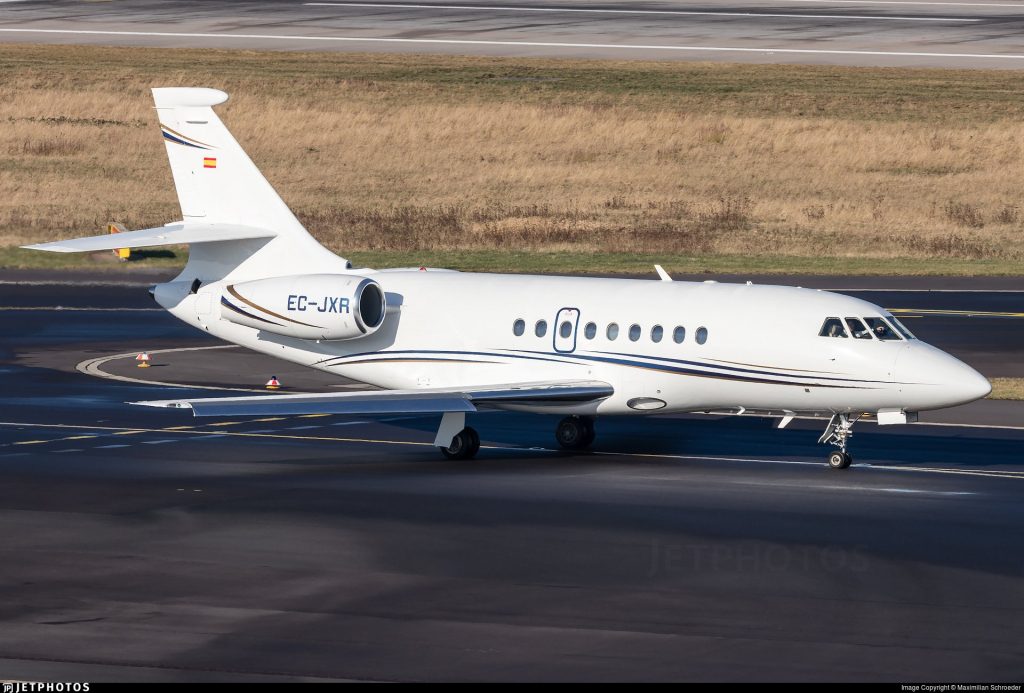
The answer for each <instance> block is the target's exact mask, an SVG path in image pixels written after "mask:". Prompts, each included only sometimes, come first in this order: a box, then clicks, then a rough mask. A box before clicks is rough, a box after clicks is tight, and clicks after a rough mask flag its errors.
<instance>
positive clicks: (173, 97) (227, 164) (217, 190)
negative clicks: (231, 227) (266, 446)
mask: <svg viewBox="0 0 1024 693" xmlns="http://www.w3.org/2000/svg"><path fill="white" fill-rule="evenodd" d="M153 100H154V101H155V102H156V112H157V116H158V117H159V119H160V129H161V130H162V131H163V136H164V144H165V145H166V146H167V158H168V159H169V160H170V164H171V174H172V175H173V176H174V186H175V188H177V191H178V202H179V204H180V205H181V214H182V218H183V219H184V220H185V222H190V221H197V222H205V223H231V224H239V225H241V226H256V227H264V228H270V229H273V230H274V231H275V232H277V233H278V234H279V235H291V234H301V235H305V234H306V230H305V229H304V228H303V227H302V224H300V223H299V220H298V219H296V218H295V215H294V214H292V212H291V210H290V209H288V206H287V205H285V203H284V201H283V200H282V199H281V198H280V196H279V195H278V194H277V191H275V190H274V188H273V187H272V186H271V185H270V183H268V182H267V179H266V178H264V177H263V174H261V173H260V172H259V169H257V168H256V165H255V164H253V163H252V160H251V159H249V157H248V156H247V155H246V153H245V152H244V151H243V150H242V148H241V147H240V146H239V145H238V142H236V141H235V138H234V137H232V136H231V133H230V132H228V129H227V128H226V127H224V123H222V122H221V120H220V118H218V117H217V114H216V113H214V112H213V108H212V107H213V106H216V105H217V104H221V103H224V102H225V101H227V100H228V95H227V94H225V93H224V92H222V91H219V90H217V89H205V88H189V87H185V88H181V87H169V88H158V89H153Z"/></svg>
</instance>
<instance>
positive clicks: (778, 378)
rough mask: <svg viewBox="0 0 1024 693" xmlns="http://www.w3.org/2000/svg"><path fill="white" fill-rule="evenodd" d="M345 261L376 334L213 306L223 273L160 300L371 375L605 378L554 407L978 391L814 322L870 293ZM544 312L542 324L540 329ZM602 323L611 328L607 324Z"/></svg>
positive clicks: (681, 407)
mask: <svg viewBox="0 0 1024 693" xmlns="http://www.w3.org/2000/svg"><path fill="white" fill-rule="evenodd" d="M350 272H352V273H354V274H359V275H362V276H367V277H372V278H373V279H374V280H376V281H377V282H378V283H379V284H380V286H381V288H382V289H383V290H384V291H385V293H386V297H387V304H388V308H387V314H386V317H385V319H384V322H383V324H382V325H381V326H380V328H379V329H378V330H377V331H376V332H374V333H372V334H369V335H367V336H363V337H360V338H357V339H348V340H343V341H319V342H318V341H315V340H306V339H298V338H294V337H285V336H280V335H277V334H271V333H268V332H265V331H261V330H259V329H254V328H252V327H246V326H242V325H238V324H234V323H232V322H229V321H227V320H225V319H222V318H221V316H220V310H221V305H220V296H221V294H222V292H223V290H224V288H225V281H224V280H220V281H213V282H211V283H209V284H204V285H203V286H202V287H201V288H200V289H199V291H198V293H197V294H192V293H190V292H189V283H188V282H185V281H181V282H177V281H176V282H172V283H170V284H164V285H160V286H159V287H158V288H157V292H156V298H157V300H158V301H159V302H160V303H161V305H163V306H164V307H166V308H168V309H169V310H170V311H171V312H172V313H173V314H174V315H176V316H177V317H179V318H181V319H182V320H184V321H186V322H188V323H190V324H193V325H196V326H197V327H199V328H201V329H204V330H206V331H208V332H209V333H211V334H213V335H215V336H217V337H220V338H221V339H224V340H226V341H229V342H233V343H236V344H239V345H242V346H245V347H248V348H250V349H253V350H256V351H260V352H263V353H266V354H269V355H272V356H276V357H279V358H282V359H285V360H288V361H292V362H295V363H300V364H303V365H306V366H310V367H313V368H318V369H320V370H323V371H326V372H330V373H335V374H337V375H339V376H344V377H346V378H351V379H353V380H358V381H361V382H365V383H369V384H372V385H376V386H379V387H382V388H388V389H416V388H443V387H453V388H454V387H465V386H469V385H472V386H481V385H501V384H507V383H522V382H534V381H549V380H566V379H580V380H600V381H604V382H607V383H609V384H611V385H612V387H613V388H614V390H615V394H614V395H613V396H611V397H609V398H608V399H605V400H602V401H599V402H593V403H589V404H586V405H566V406H563V407H561V408H560V409H558V410H557V411H560V412H564V413H578V414H624V413H653V412H662V413H664V412H682V411H708V410H726V409H728V410H737V411H743V410H751V411H774V412H794V413H801V412H815V413H830V412H872V413H873V412H878V411H880V410H882V411H910V412H913V411H919V410H924V409H936V408H941V407H948V406H953V405H956V404H960V403H963V402H967V401H971V400H974V399H977V398H978V397H981V396H984V394H986V393H987V392H988V391H989V383H988V381H987V380H985V379H984V378H983V377H982V376H981V375H980V374H978V373H977V372H976V371H975V370H973V369H972V368H970V367H969V366H967V365H965V364H963V363H962V362H960V361H958V360H957V359H955V358H953V357H952V356H949V355H948V354H945V353H944V352H942V351H940V350H938V349H936V348H934V347H932V346H929V345H927V344H925V343H923V342H921V341H919V340H916V339H903V338H900V339H894V340H891V341H882V340H880V339H877V338H875V337H873V336H872V337H870V338H865V339H856V338H853V336H852V335H848V336H847V337H843V338H837V337H827V336H819V333H820V332H821V330H822V325H823V323H824V321H825V320H826V319H827V318H830V317H835V318H839V319H841V320H845V319H846V318H851V317H852V318H859V319H865V318H872V317H874V318H877V317H889V316H888V313H887V312H886V311H884V310H883V309H881V308H879V307H878V306H875V305H873V304H871V303H868V302H866V301H861V300H859V299H855V298H850V297H848V296H843V295H839V294H833V293H829V292H825V291H818V290H810V289H799V288H791V287H782V286H764V285H753V284H719V283H715V282H703V283H695V282H662V281H648V280H631V279H601V278H587V277H550V276H525V275H502V274H471V273H459V272H448V271H440V270H385V271H370V270H352V271H350ZM517 321H522V322H521V327H522V333H521V334H517V329H516V323H517ZM541 321H543V322H544V323H546V326H545V327H546V329H539V328H538V323H539V322H541ZM565 323H568V325H566V324H565ZM591 323H592V324H593V327H591V328H589V329H588V325H590V324H591ZM613 324H614V325H616V326H617V328H618V334H617V336H615V337H614V338H611V337H610V336H609V326H610V325H613ZM634 325H635V326H638V331H639V336H637V335H636V333H637V328H634V327H633V326H634ZM659 326H660V328H661V330H660V331H659V330H657V329H656V327H659ZM677 328H682V330H683V331H684V335H683V338H682V341H677V340H678V332H677ZM631 330H632V332H633V334H632V335H631ZM612 332H613V333H614V328H613V330H612ZM659 332H660V339H656V338H657V337H658V336H659V334H658V333H659ZM633 336H637V338H636V339H632V338H631V337H633ZM698 337H701V338H700V339H699V338H698ZM544 410H545V411H552V409H551V408H550V407H545V409H544Z"/></svg>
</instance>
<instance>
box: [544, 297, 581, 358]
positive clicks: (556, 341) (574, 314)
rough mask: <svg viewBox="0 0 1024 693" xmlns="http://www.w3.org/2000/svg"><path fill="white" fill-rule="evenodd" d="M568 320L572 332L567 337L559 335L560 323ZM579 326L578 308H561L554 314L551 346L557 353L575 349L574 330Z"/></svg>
mask: <svg viewBox="0 0 1024 693" xmlns="http://www.w3.org/2000/svg"><path fill="white" fill-rule="evenodd" d="M566 320H568V321H569V322H570V323H571V324H572V333H571V334H570V335H569V336H568V337H562V336H561V335H560V329H561V327H562V323H563V322H565V321H566ZM579 326H580V309H579V308H561V309H560V310H559V311H558V313H557V314H556V315H555V324H554V328H555V329H554V330H553V331H552V332H553V336H552V338H551V346H552V348H554V350H555V351H556V352H558V353H559V354H571V353H572V352H574V351H576V332H577V330H578V329H579Z"/></svg>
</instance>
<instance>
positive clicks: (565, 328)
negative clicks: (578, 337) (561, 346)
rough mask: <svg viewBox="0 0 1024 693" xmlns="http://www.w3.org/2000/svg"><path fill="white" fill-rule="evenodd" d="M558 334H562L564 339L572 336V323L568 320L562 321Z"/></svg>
mask: <svg viewBox="0 0 1024 693" xmlns="http://www.w3.org/2000/svg"><path fill="white" fill-rule="evenodd" d="M558 334H559V335H561V337H562V339H568V338H569V337H571V336H572V323H571V322H569V321H568V320H565V321H563V322H562V324H561V325H559V326H558Z"/></svg>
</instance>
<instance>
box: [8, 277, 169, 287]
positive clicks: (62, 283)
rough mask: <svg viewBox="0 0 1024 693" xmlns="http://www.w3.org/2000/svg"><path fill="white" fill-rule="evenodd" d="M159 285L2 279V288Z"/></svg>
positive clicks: (96, 281)
mask: <svg viewBox="0 0 1024 693" xmlns="http://www.w3.org/2000/svg"><path fill="white" fill-rule="evenodd" d="M154 283H157V284H159V283H160V280H158V279H154V280H153V281H148V282H126V281H110V280H107V279H83V280H81V281H76V280H74V279H69V280H63V279H0V286H120V287H124V288H139V287H141V286H153V284H154Z"/></svg>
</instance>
